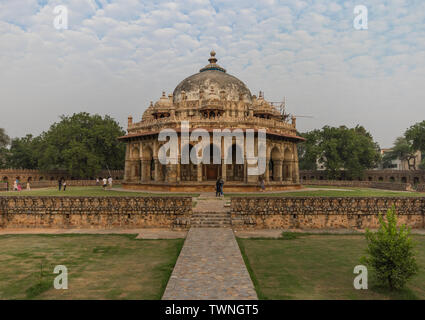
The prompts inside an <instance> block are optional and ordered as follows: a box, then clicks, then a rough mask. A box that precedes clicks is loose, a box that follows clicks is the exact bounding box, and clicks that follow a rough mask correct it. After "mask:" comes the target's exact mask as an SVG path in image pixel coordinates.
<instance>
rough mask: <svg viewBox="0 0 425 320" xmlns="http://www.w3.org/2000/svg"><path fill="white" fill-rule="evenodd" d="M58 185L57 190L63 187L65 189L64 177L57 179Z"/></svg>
mask: <svg viewBox="0 0 425 320" xmlns="http://www.w3.org/2000/svg"><path fill="white" fill-rule="evenodd" d="M58 185H59V191H61V189H63V191H66V180H65V179H59V181H58Z"/></svg>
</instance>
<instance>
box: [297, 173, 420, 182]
mask: <svg viewBox="0 0 425 320" xmlns="http://www.w3.org/2000/svg"><path fill="white" fill-rule="evenodd" d="M300 177H301V179H302V181H303V182H304V183H306V184H307V183H308V181H310V180H328V178H327V175H326V171H323V170H301V171H300ZM341 180H344V179H341ZM361 181H376V182H396V183H410V184H423V183H425V170H366V171H365V172H364V175H363V179H361Z"/></svg>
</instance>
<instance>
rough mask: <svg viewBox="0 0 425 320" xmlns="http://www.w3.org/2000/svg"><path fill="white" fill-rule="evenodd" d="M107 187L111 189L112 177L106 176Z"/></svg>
mask: <svg viewBox="0 0 425 320" xmlns="http://www.w3.org/2000/svg"><path fill="white" fill-rule="evenodd" d="M108 184H109V189H112V177H109V178H108Z"/></svg>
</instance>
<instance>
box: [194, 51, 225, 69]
mask: <svg viewBox="0 0 425 320" xmlns="http://www.w3.org/2000/svg"><path fill="white" fill-rule="evenodd" d="M210 55H211V57H210V58H209V59H208V61H209V62H210V63H209V64H208V65H206V66H205V67H203V68H202V69H201V70H199V72H204V71H207V70H217V71H221V72H226V69H223V68H222V67H220V66H219V65H218V64H217V58H216V57H215V51H214V49H213V50H211V52H210Z"/></svg>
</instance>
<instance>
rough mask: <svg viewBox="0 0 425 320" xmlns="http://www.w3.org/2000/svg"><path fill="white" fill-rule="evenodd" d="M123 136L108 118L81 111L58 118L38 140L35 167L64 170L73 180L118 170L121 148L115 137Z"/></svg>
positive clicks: (123, 149)
mask: <svg viewBox="0 0 425 320" xmlns="http://www.w3.org/2000/svg"><path fill="white" fill-rule="evenodd" d="M124 134H125V132H124V131H123V130H122V128H121V127H120V126H119V125H118V123H117V122H116V121H115V120H113V119H112V118H111V117H109V116H105V117H104V118H102V117H101V116H99V115H90V114H88V113H85V112H82V113H77V114H74V115H72V116H70V117H67V116H62V117H61V121H60V122H59V123H55V124H53V125H52V126H51V127H50V129H49V130H48V131H47V132H44V133H43V134H42V135H41V137H40V140H41V143H40V144H39V149H38V150H39V154H38V166H39V168H40V169H42V170H52V169H65V170H67V171H68V172H69V173H70V174H71V175H73V176H75V177H88V176H94V175H95V174H96V173H97V172H99V171H100V170H102V169H104V168H109V169H111V170H113V169H122V168H123V166H124V156H125V146H124V144H123V143H121V142H119V141H118V140H117V138H118V137H119V136H122V135H124Z"/></svg>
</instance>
